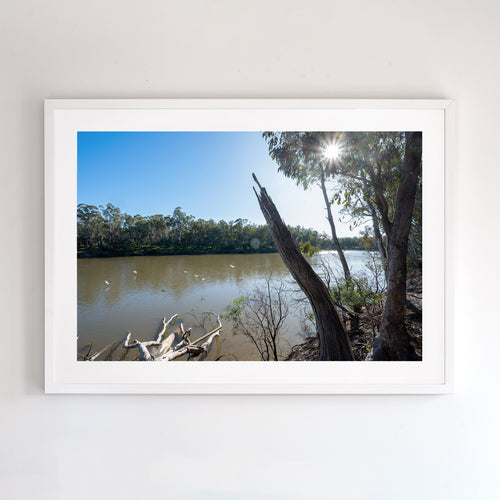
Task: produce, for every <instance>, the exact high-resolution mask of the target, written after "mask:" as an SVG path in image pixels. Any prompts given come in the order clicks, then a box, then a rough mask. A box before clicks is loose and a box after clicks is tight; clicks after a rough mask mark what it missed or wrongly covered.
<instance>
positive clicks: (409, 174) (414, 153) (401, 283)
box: [371, 132, 422, 361]
mask: <svg viewBox="0 0 500 500" xmlns="http://www.w3.org/2000/svg"><path fill="white" fill-rule="evenodd" d="M421 158H422V133H421V132H407V133H406V147H405V155H404V159H403V172H402V174H403V175H402V180H401V183H400V185H399V188H398V192H397V195H396V204H395V209H394V218H393V221H392V224H391V230H390V233H389V235H388V248H387V250H388V258H389V260H388V268H387V282H388V288H387V300H386V303H385V308H384V313H383V316H382V323H381V325H380V333H379V335H378V336H377V337H376V339H375V341H374V343H373V353H372V356H371V357H372V359H373V360H374V361H415V360H416V359H417V356H416V354H415V350H414V349H413V346H412V345H411V344H410V338H409V336H408V332H407V331H406V326H405V317H404V315H405V303H406V256H407V251H408V235H409V232H410V227H411V220H412V214H413V207H414V204H415V195H416V191H417V184H418V176H419V171H420V164H421Z"/></svg>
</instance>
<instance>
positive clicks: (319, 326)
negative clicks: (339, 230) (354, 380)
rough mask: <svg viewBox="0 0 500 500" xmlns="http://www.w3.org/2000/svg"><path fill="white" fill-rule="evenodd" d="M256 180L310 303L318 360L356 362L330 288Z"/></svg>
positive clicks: (289, 263)
mask: <svg viewBox="0 0 500 500" xmlns="http://www.w3.org/2000/svg"><path fill="white" fill-rule="evenodd" d="M253 177H254V180H255V181H256V182H257V184H258V186H259V191H256V190H255V189H254V191H255V194H256V196H257V200H258V202H259V205H260V209H261V211H262V213H263V215H264V218H265V219H266V222H267V223H268V225H269V229H270V231H271V235H272V238H273V240H274V244H275V245H276V248H277V250H278V252H279V254H280V256H281V258H282V259H283V262H284V263H285V265H286V266H287V268H288V270H289V271H290V274H291V275H292V276H293V278H294V279H295V281H296V282H297V284H298V285H299V286H300V288H301V290H302V291H303V292H304V293H305V295H306V296H307V298H308V300H309V303H310V304H311V308H312V310H313V313H314V317H315V320H316V330H317V332H318V337H319V360H320V361H353V360H354V356H353V353H352V349H351V344H350V342H349V338H348V336H347V333H346V331H345V329H344V325H343V324H342V322H341V320H340V318H339V315H338V313H337V310H336V309H335V305H334V303H333V301H332V298H331V296H330V293H329V291H328V289H327V288H326V286H325V284H324V283H323V281H321V279H320V277H319V276H318V275H317V274H316V273H315V272H314V270H313V269H312V267H311V265H310V264H309V262H307V260H306V259H305V258H304V256H303V255H302V253H301V251H300V249H299V248H298V246H297V244H296V243H295V242H294V240H293V238H292V235H291V234H290V231H289V229H288V228H287V227H286V226H285V224H284V222H283V220H282V219H281V216H280V214H279V212H278V210H277V209H276V206H275V205H274V203H273V201H272V200H271V198H270V196H269V195H268V194H267V191H266V190H265V188H263V187H262V186H261V185H260V184H259V182H258V180H257V178H256V177H255V175H254V176H253Z"/></svg>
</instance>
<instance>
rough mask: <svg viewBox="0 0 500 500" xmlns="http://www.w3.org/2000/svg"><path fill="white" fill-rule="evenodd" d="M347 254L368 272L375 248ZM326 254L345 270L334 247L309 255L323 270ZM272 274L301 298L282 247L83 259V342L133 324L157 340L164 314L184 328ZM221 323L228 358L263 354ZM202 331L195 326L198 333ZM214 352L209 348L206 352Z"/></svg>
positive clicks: (297, 324) (294, 311)
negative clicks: (268, 251)
mask: <svg viewBox="0 0 500 500" xmlns="http://www.w3.org/2000/svg"><path fill="white" fill-rule="evenodd" d="M346 258H347V260H348V263H349V265H350V267H351V268H352V270H353V271H354V272H363V271H364V269H365V263H366V262H367V261H368V260H369V255H368V254H367V253H366V252H362V251H354V250H353V251H348V252H346ZM322 260H324V261H327V262H329V263H330V265H331V267H332V268H333V269H334V270H335V272H336V273H337V274H338V276H341V274H342V273H341V268H340V262H339V259H338V257H337V255H336V253H335V252H321V253H319V254H317V255H315V256H313V257H312V258H311V264H312V265H313V267H314V268H315V269H317V270H318V272H319V273H321V272H320V267H321V261H322ZM134 271H135V272H134ZM269 277H270V278H271V280H272V281H276V282H279V280H283V281H284V282H285V283H286V284H287V286H286V288H287V289H289V290H290V294H289V297H290V299H292V298H300V297H303V295H302V293H301V292H300V291H297V288H298V287H297V285H296V284H295V282H294V281H293V279H292V277H291V276H290V274H289V272H288V270H287V269H286V267H285V266H284V264H283V262H282V260H281V258H280V256H279V255H278V254H277V253H273V254H246V255H233V254H225V255H175V256H152V257H116V258H105V259H78V335H79V339H78V347H79V349H81V348H83V346H85V345H87V344H89V343H90V342H92V345H93V349H94V351H98V350H100V349H102V348H103V347H104V346H106V345H108V344H110V343H112V342H115V341H118V340H120V339H123V338H124V337H125V336H126V334H127V332H128V331H131V332H132V339H134V338H137V339H139V340H142V341H147V340H152V339H153V338H155V337H156V333H157V332H158V331H159V329H160V325H161V320H162V318H163V317H164V316H166V317H167V318H169V317H170V316H172V315H173V314H175V313H178V314H179V318H180V319H181V320H182V321H183V323H184V325H185V327H186V328H189V327H190V326H195V324H196V320H195V317H194V316H199V315H200V314H201V313H203V312H205V311H212V312H215V313H217V314H221V313H223V312H224V310H225V308H226V306H227V305H228V304H230V303H231V302H232V300H233V299H235V298H236V297H240V296H242V295H248V294H249V293H251V292H252V290H254V289H255V288H256V287H262V286H263V285H264V284H265V280H266V278H269ZM106 281H107V282H108V283H109V284H106ZM303 314H304V313H303V311H302V307H299V306H298V305H297V303H296V302H290V315H289V317H288V320H287V323H286V327H287V329H286V333H285V335H284V336H283V341H282V342H281V349H282V354H283V355H286V354H287V353H288V352H289V351H290V348H291V346H293V345H294V344H297V343H299V342H301V333H302V327H301V318H300V317H301V316H303ZM193 315H194V316H193ZM222 323H223V331H222V334H221V338H220V340H221V349H222V354H224V357H223V358H222V359H227V360H234V359H235V358H236V359H238V360H241V361H243V360H259V359H260V357H259V355H258V353H257V351H256V350H255V348H254V347H253V345H252V344H251V342H250V340H249V339H247V338H245V337H244V336H242V335H233V334H232V331H231V330H232V325H231V324H230V322H229V321H228V320H224V319H223V320H222ZM202 333H203V331H202V330H201V329H198V330H197V329H196V328H193V336H192V338H194V339H196V338H197V337H198V336H200V335H201V334H202ZM212 351H215V349H214V348H212ZM213 356H214V353H212V352H211V356H209V358H208V359H211V357H212V358H213Z"/></svg>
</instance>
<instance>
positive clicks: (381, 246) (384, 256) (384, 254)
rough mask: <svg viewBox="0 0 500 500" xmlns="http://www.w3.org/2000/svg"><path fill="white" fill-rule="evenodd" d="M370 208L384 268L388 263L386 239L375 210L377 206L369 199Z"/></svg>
mask: <svg viewBox="0 0 500 500" xmlns="http://www.w3.org/2000/svg"><path fill="white" fill-rule="evenodd" d="M367 203H368V208H369V210H370V214H371V216H372V225H373V233H374V234H375V239H376V241H377V248H378V253H379V255H380V258H381V259H382V262H383V263H384V268H385V267H386V264H387V252H386V251H385V246H384V240H383V239H382V234H381V233H380V227H379V224H378V219H377V213H376V212H375V207H374V206H373V205H372V203H371V202H370V201H369V200H368V202H367Z"/></svg>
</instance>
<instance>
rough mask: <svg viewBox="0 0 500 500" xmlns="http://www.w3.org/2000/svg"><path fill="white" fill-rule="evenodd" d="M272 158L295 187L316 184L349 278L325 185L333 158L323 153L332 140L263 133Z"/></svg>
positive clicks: (310, 134)
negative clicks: (293, 181)
mask: <svg viewBox="0 0 500 500" xmlns="http://www.w3.org/2000/svg"><path fill="white" fill-rule="evenodd" d="M263 136H264V139H265V140H266V142H267V145H268V149H269V154H270V156H271V158H272V159H273V160H274V161H276V163H277V164H278V170H279V171H280V172H283V173H284V175H285V176H286V177H289V178H291V179H294V180H295V181H296V183H297V184H298V185H301V186H302V187H303V188H304V189H308V187H309V186H311V185H314V184H316V185H318V186H319V187H320V189H321V193H322V195H323V200H324V202H325V208H326V213H327V219H328V223H329V225H330V230H331V233H332V241H333V245H334V248H335V250H337V254H338V256H339V259H340V262H341V264H342V268H343V270H344V276H345V278H346V280H350V279H351V272H350V270H349V266H348V265H347V260H346V258H345V255H344V252H343V250H342V247H341V246H340V242H339V240H338V237H337V230H336V228H335V222H334V220H333V215H332V208H331V205H332V200H331V199H330V197H329V195H328V190H327V187H326V182H327V179H328V177H330V176H332V175H333V174H334V171H335V169H334V168H333V159H327V158H326V157H325V154H324V151H325V149H326V148H327V147H329V146H330V147H331V145H332V140H333V141H334V138H333V139H332V137H329V136H328V135H325V134H323V133H318V132H264V134H263Z"/></svg>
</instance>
